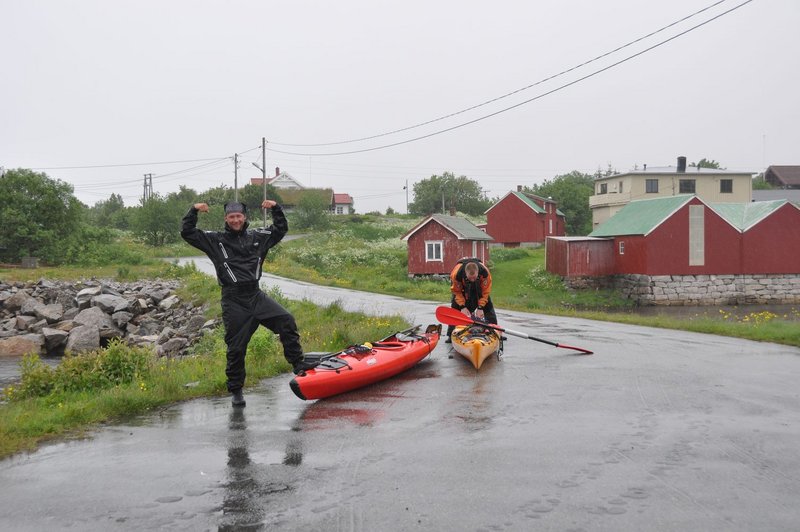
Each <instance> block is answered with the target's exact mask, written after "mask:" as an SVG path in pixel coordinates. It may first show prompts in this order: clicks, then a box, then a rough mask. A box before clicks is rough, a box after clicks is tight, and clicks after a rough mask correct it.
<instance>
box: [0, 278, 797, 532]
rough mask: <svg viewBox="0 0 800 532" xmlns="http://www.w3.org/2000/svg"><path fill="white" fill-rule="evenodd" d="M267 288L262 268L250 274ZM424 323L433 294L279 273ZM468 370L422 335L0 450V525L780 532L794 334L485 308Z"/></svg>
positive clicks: (793, 423) (304, 292)
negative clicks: (490, 354) (316, 384)
mask: <svg viewBox="0 0 800 532" xmlns="http://www.w3.org/2000/svg"><path fill="white" fill-rule="evenodd" d="M267 282H268V283H273V282H278V281H275V280H274V279H269V280H268V281H267ZM279 284H281V285H282V286H281V290H282V291H283V292H284V293H285V294H287V295H289V296H290V297H309V298H310V299H313V300H314V301H317V302H320V303H325V302H326V301H328V300H331V298H333V299H332V300H339V301H341V302H342V304H343V306H344V307H345V308H348V309H352V310H360V311H364V312H370V311H373V310H374V311H375V313H385V312H387V311H388V312H395V311H398V312H400V313H402V314H403V315H405V316H407V317H409V319H411V320H412V321H414V322H415V323H422V324H427V323H433V322H434V321H435V320H434V315H433V309H434V307H435V305H433V304H431V303H426V302H407V301H403V300H400V299H397V298H392V297H387V296H379V295H372V294H363V293H351V292H346V291H342V290H336V289H329V288H319V287H311V286H310V285H308V286H306V285H302V284H297V283H291V282H286V281H280V282H279ZM498 317H499V321H500V323H501V324H503V325H506V326H507V327H509V328H511V329H514V330H517V331H526V332H528V333H530V334H532V335H535V336H538V337H541V338H546V339H550V340H555V341H559V342H563V343H566V344H571V345H577V346H581V347H586V348H589V349H593V350H594V351H595V354H594V355H591V356H586V355H575V354H573V353H572V352H570V351H567V350H564V349H557V348H553V347H550V346H547V345H544V344H541V343H538V342H533V341H530V340H526V339H522V338H517V337H509V340H508V341H507V342H506V349H505V354H504V356H503V357H502V359H501V360H497V359H495V358H492V359H490V360H488V361H487V362H486V363H485V364H484V366H483V367H482V368H481V370H480V371H478V372H476V371H475V370H474V368H472V366H471V365H470V364H469V363H468V362H467V361H466V360H464V359H462V358H460V357H459V356H457V355H456V356H455V357H454V358H450V353H449V350H448V346H446V345H445V344H443V343H442V344H440V345H439V346H438V347H437V348H436V350H435V351H434V352H433V353H432V354H431V355H430V356H429V357H428V358H427V359H426V360H425V361H423V362H422V363H421V364H419V365H418V366H417V367H415V368H413V369H412V370H410V371H408V372H406V373H404V374H402V375H400V376H399V377H397V378H394V379H391V380H389V381H386V382H384V383H380V384H377V385H373V386H371V387H368V388H365V389H362V390H359V391H356V392H353V393H350V394H345V395H341V396H339V397H335V398H331V399H327V400H320V401H316V402H303V401H301V400H299V399H297V398H296V397H295V396H294V395H293V394H292V393H291V391H290V390H289V386H288V382H289V380H290V377H289V376H288V375H286V376H279V377H276V378H273V379H268V380H265V381H263V382H262V383H261V384H260V385H259V386H258V387H257V388H255V389H251V390H248V391H247V392H248V393H247V394H246V398H247V401H248V403H247V407H246V408H244V409H239V410H236V409H233V408H231V406H230V402H229V400H228V399H227V398H213V399H202V400H195V401H191V402H187V403H183V404H180V405H175V406H173V407H170V408H166V409H164V410H162V411H160V412H158V413H154V414H150V415H147V416H142V417H140V418H137V419H136V420H133V421H131V422H130V423H127V424H124V425H115V426H110V427H106V428H102V429H100V430H98V431H96V432H95V433H93V434H92V435H91V437H90V438H89V439H87V440H83V441H73V442H65V443H59V444H55V445H49V446H46V447H44V448H43V449H41V450H40V451H38V452H36V453H33V454H31V455H20V456H17V457H14V458H11V459H8V460H5V461H2V462H0V482H2V486H3V490H2V491H0V507H2V508H3V511H2V513H0V529H4V530H54V529H62V528H68V529H72V530H115V529H116V530H133V529H136V530H141V529H169V530H215V529H216V530H258V529H263V530H356V531H358V530H361V531H373V530H401V531H403V530H459V531H460V530H475V531H505V530H520V531H523V530H524V531H528V530H534V529H535V530H570V531H579V530H585V531H590V530H592V531H593V530H608V531H640V530H704V531H711V530H718V531H730V530H742V531H745V530H747V531H749V530H796V528H797V523H798V522H800V508H798V505H797V504H796V493H797V492H798V489H799V488H800V453H798V452H797V449H798V447H799V446H800V418H798V415H797V413H798V412H800V391H799V390H800V388H799V387H798V386H797V382H798V379H799V378H800V350H799V349H795V348H789V347H783V346H778V345H773V344H761V343H755V342H748V341H744V340H737V339H731V338H722V337H716V336H709V335H701V334H693V333H685V332H680V331H667V330H657V329H649V328H643V327H631V326H626V325H621V324H614V323H601V322H592V321H584V320H577V319H567V318H558V317H550V316H539V315H532V314H523V313H518V312H503V311H502V310H501V311H499V312H498Z"/></svg>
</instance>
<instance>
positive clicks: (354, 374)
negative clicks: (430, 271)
mask: <svg viewBox="0 0 800 532" xmlns="http://www.w3.org/2000/svg"><path fill="white" fill-rule="evenodd" d="M418 329H419V327H414V328H413V329H409V330H407V331H401V332H397V333H394V334H392V335H390V336H387V337H386V338H384V339H382V340H378V341H377V342H371V343H365V344H363V345H354V346H350V347H348V348H347V349H344V350H342V351H339V352H338V353H306V360H310V359H311V360H313V359H314V358H318V359H319V364H318V365H317V366H316V367H315V368H314V369H310V370H307V371H306V372H305V373H304V374H303V375H297V376H295V378H293V379H292V381H291V382H290V383H289V386H290V387H291V388H292V391H293V392H294V394H295V395H296V396H297V397H299V398H300V399H303V400H307V399H322V398H324V397H330V396H332V395H337V394H340V393H344V392H349V391H351V390H355V389H357V388H361V387H364V386H367V385H368V384H373V383H375V382H380V381H383V380H386V379H388V378H390V377H394V376H395V375H397V374H398V373H402V372H403V371H406V370H407V369H410V368H412V367H413V366H414V365H416V364H417V363H418V362H419V361H420V360H422V359H423V358H425V357H426V356H428V354H429V353H430V352H431V351H433V350H434V348H435V347H436V344H437V343H438V342H439V336H440V335H441V332H442V326H441V325H429V326H428V328H427V329H426V331H425V332H424V333H420V332H417V330H418Z"/></svg>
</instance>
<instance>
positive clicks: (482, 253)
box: [408, 221, 489, 275]
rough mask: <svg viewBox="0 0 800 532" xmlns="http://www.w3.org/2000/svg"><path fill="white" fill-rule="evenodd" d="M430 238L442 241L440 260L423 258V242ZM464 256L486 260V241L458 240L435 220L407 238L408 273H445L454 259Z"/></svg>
mask: <svg viewBox="0 0 800 532" xmlns="http://www.w3.org/2000/svg"><path fill="white" fill-rule="evenodd" d="M431 240H440V241H442V242H443V249H442V259H443V260H442V261H426V260H425V242H427V241H431ZM473 243H474V247H475V249H474V250H473ZM464 257H477V258H479V259H481V260H482V261H484V262H486V261H488V260H489V245H488V242H486V241H483V240H477V241H476V240H459V239H458V238H457V237H456V236H455V235H454V234H453V233H452V231H450V230H448V229H446V228H445V227H443V226H442V225H441V224H439V223H437V222H435V221H429V222H428V223H427V224H425V225H424V226H423V227H421V228H420V229H419V230H417V231H416V232H415V233H414V234H413V235H411V236H410V237H409V239H408V274H409V275H434V274H436V275H447V274H449V273H450V271H451V270H452V269H453V266H455V263H456V261H458V260H459V259H461V258H464Z"/></svg>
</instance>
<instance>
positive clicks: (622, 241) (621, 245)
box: [619, 240, 625, 255]
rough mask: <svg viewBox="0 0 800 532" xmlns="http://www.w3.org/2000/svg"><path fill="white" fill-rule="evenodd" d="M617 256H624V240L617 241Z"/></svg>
mask: <svg viewBox="0 0 800 532" xmlns="http://www.w3.org/2000/svg"><path fill="white" fill-rule="evenodd" d="M619 254H620V255H624V254H625V241H624V240H620V241H619Z"/></svg>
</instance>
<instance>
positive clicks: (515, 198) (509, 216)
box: [486, 187, 566, 248]
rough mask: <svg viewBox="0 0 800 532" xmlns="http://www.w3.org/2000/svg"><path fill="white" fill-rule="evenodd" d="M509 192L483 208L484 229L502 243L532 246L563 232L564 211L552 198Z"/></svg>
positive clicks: (496, 241)
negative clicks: (484, 212) (484, 213)
mask: <svg viewBox="0 0 800 532" xmlns="http://www.w3.org/2000/svg"><path fill="white" fill-rule="evenodd" d="M521 188H522V187H518V189H517V190H516V191H513V192H509V193H508V194H506V195H505V196H503V197H502V198H501V199H500V200H499V201H498V202H497V203H495V204H494V205H492V206H491V207H490V208H489V209H488V210H487V211H486V232H487V233H489V235H491V237H492V238H493V239H494V243H495V244H500V245H502V246H503V247H507V248H515V247H533V246H539V245H542V244H544V241H545V239H546V238H547V237H549V236H564V235H565V234H566V223H565V216H564V213H562V212H561V211H559V210H558V204H557V203H556V202H555V201H553V200H552V199H546V198H542V197H540V196H536V195H535V194H529V193H525V192H522V190H521Z"/></svg>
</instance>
